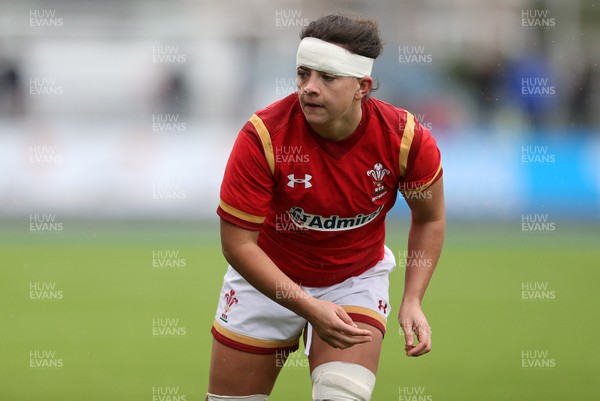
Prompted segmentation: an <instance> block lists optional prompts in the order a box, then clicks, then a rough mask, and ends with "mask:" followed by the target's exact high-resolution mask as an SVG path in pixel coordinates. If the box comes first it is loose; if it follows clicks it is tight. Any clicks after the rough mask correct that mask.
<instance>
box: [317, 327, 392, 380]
mask: <svg viewBox="0 0 600 401" xmlns="http://www.w3.org/2000/svg"><path fill="white" fill-rule="evenodd" d="M356 324H357V325H358V327H360V328H361V329H367V330H370V331H371V333H373V341H371V342H369V343H364V344H359V345H355V346H353V347H350V348H347V349H345V350H341V349H337V348H333V347H331V346H330V345H329V344H327V343H326V342H324V341H323V340H321V338H319V336H318V335H317V333H315V332H314V331H313V333H312V344H311V347H310V355H309V357H308V360H309V363H310V371H311V372H312V371H313V369H314V368H316V367H317V366H319V365H322V364H324V363H326V362H334V361H339V362H350V363H356V364H358V365H362V366H364V367H365V368H367V369H369V370H370V371H371V372H373V373H374V374H375V373H377V366H378V364H379V355H380V353H381V343H382V341H383V334H382V333H381V332H380V331H379V329H376V328H375V327H373V326H371V325H369V324H366V323H362V322H357V323H356Z"/></svg>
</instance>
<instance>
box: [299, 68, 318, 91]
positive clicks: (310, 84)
mask: <svg viewBox="0 0 600 401" xmlns="http://www.w3.org/2000/svg"><path fill="white" fill-rule="evenodd" d="M318 80H319V74H318V73H317V72H316V71H311V72H310V75H309V76H308V78H307V79H306V81H304V82H303V83H302V84H301V88H300V89H301V90H302V93H304V94H305V95H308V94H317V93H319V85H318ZM302 85H303V87H302Z"/></svg>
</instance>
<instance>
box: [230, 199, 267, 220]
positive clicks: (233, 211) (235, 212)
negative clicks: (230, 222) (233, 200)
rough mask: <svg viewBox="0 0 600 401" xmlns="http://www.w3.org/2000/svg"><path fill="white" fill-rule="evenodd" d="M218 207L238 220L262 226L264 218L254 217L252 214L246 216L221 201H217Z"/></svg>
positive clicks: (244, 213)
mask: <svg viewBox="0 0 600 401" xmlns="http://www.w3.org/2000/svg"><path fill="white" fill-rule="evenodd" d="M219 206H220V207H221V209H223V210H225V211H226V212H227V213H229V214H230V215H232V216H234V217H237V218H238V219H242V220H245V221H249V222H250V223H257V224H262V223H263V222H264V221H265V218H266V217H261V216H254V215H253V214H248V213H246V212H242V211H241V210H237V209H236V208H234V207H231V206H229V205H228V204H227V203H225V202H223V201H222V200H221V201H219Z"/></svg>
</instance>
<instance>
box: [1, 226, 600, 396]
mask: <svg viewBox="0 0 600 401" xmlns="http://www.w3.org/2000/svg"><path fill="white" fill-rule="evenodd" d="M0 228H1V230H0V289H1V291H0V311H1V314H0V316H1V317H2V324H1V332H0V355H1V358H0V377H2V383H1V384H0V401H34V400H45V401H67V400H73V401H75V400H81V401H105V400H128V401H154V400H170V401H191V400H203V395H204V392H205V391H206V386H207V377H208V362H209V353H210V343H211V336H210V325H211V322H212V319H213V316H214V312H215V307H216V303H217V297H218V293H219V289H220V286H221V278H222V275H223V274H224V272H225V267H226V264H225V261H224V259H223V258H222V256H221V254H220V245H219V240H218V230H217V228H216V226H214V225H210V224H202V223H197V224H176V223H135V224H134V223H131V224H124V223H89V222H88V223H84V222H69V221H66V222H64V224H63V226H62V230H60V231H54V232H32V231H30V230H29V227H28V225H27V223H20V222H4V223H2V224H0ZM406 232H407V227H406V226H402V225H394V224H392V225H390V226H389V227H388V241H387V244H388V246H389V247H390V248H391V249H392V250H393V251H394V252H395V253H396V255H399V254H401V253H402V252H403V251H404V250H405V249H406V246H405V244H406ZM599 240H600V233H599V229H598V228H597V227H593V226H591V225H590V226H586V225H570V224H568V223H560V222H558V223H556V227H555V229H554V230H552V231H546V232H533V233H531V232H529V233H528V232H523V231H522V230H521V227H520V226H519V225H518V224H517V225H514V226H499V225H490V226H474V225H457V224H453V223H449V224H448V233H447V240H446V245H445V249H444V253H443V256H442V259H441V262H440V264H439V266H438V270H437V271H436V273H435V275H434V279H433V281H432V283H431V285H430V287H429V290H428V293H427V295H426V298H425V302H424V310H425V313H426V314H427V317H428V320H429V322H430V324H431V327H432V332H433V351H432V352H431V353H430V354H428V355H426V356H424V357H421V358H415V359H409V358H407V357H405V356H404V354H403V340H402V337H401V336H400V333H399V328H398V324H397V323H396V321H395V318H394V319H391V320H390V322H388V333H387V335H386V337H385V340H384V348H383V355H382V358H381V363H380V369H379V372H378V377H377V385H376V389H375V392H374V394H373V400H374V401H396V400H398V401H406V400H411V401H412V400H415V401H433V400H451V401H452V400H457V401H459V400H460V401H462V400H486V401H492V400H544V401H547V400H564V399H579V400H595V399H600V385H599V384H598V382H597V380H596V379H597V377H596V376H597V372H599V371H600V362H599V361H600V351H599V347H598V345H597V341H596V338H597V333H598V331H599V330H598V329H599V328H600V324H599V323H598V319H597V310H598V306H599V305H600V302H599V301H598V298H597V296H596V292H595V287H596V283H597V282H598V280H599V279H600V271H599V269H598V261H599V260H600V249H599V248H600V247H598V244H599V243H600V241H599ZM391 283H392V289H391V291H392V297H391V300H392V307H393V311H392V315H391V316H394V317H395V314H396V313H397V311H398V309H397V308H398V305H399V301H400V298H401V295H402V283H403V272H402V269H401V268H397V270H396V271H394V272H393V273H392V275H391ZM231 381H232V385H235V377H232V378H231ZM270 399H271V400H286V401H296V400H297V401H301V400H302V401H306V400H308V399H310V379H309V374H308V368H307V362H306V359H305V358H304V357H303V356H302V355H301V354H300V353H296V354H294V355H293V356H292V357H291V358H290V360H289V361H288V364H287V366H286V368H285V369H284V370H283V372H282V374H281V376H280V378H279V380H278V383H277V384H276V387H275V390H274V392H273V394H272V396H271V398H270Z"/></svg>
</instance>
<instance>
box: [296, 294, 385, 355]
mask: <svg viewBox="0 0 600 401" xmlns="http://www.w3.org/2000/svg"><path fill="white" fill-rule="evenodd" d="M312 303H313V305H312V308H311V314H310V317H309V318H308V319H307V320H308V321H309V322H310V324H311V325H312V327H313V329H314V330H315V332H316V333H317V334H318V336H319V337H320V338H321V340H323V341H325V342H326V343H327V344H329V345H331V346H332V347H333V348H339V349H346V348H350V347H352V346H353V345H356V344H363V343H367V342H371V341H373V338H372V337H371V336H372V333H371V332H370V331H369V330H364V329H360V328H359V327H358V326H357V325H356V324H355V323H354V322H353V321H352V319H351V318H350V316H348V314H347V313H346V311H345V310H344V308H342V307H341V306H339V305H336V304H334V303H333V302H329V301H322V300H318V299H314V298H313V299H312Z"/></svg>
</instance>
